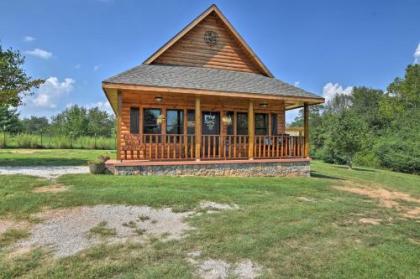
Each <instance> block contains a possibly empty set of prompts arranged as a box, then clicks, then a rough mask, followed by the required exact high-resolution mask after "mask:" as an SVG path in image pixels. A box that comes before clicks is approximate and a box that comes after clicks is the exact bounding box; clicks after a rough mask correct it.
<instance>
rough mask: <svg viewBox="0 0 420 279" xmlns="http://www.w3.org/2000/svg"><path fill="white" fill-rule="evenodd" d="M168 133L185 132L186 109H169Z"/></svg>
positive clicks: (167, 114) (167, 113) (167, 118)
mask: <svg viewBox="0 0 420 279" xmlns="http://www.w3.org/2000/svg"><path fill="white" fill-rule="evenodd" d="M166 133H167V134H177V135H179V134H183V133H184V111H183V110H179V109H168V110H167V111H166Z"/></svg>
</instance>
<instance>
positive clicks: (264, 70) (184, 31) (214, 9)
mask: <svg viewBox="0 0 420 279" xmlns="http://www.w3.org/2000/svg"><path fill="white" fill-rule="evenodd" d="M212 12H214V13H215V14H216V15H217V16H218V17H219V18H220V19H221V20H222V22H223V23H224V24H225V25H226V27H227V28H228V30H229V31H230V32H231V33H232V35H233V36H234V37H235V38H236V39H237V40H238V42H239V43H240V44H241V46H242V47H243V48H244V50H245V51H246V53H247V54H248V56H249V57H250V58H251V59H252V60H253V61H254V62H255V63H256V64H257V65H258V67H259V68H260V70H261V71H262V73H263V74H264V75H266V76H268V77H273V74H272V73H271V72H270V70H268V68H267V67H266V66H265V65H264V63H263V62H262V61H261V60H260V59H259V58H258V56H257V55H256V54H255V52H254V51H253V50H252V49H251V47H250V46H249V45H248V44H247V43H246V42H245V40H244V39H243V38H242V36H241V35H240V34H239V33H238V32H237V31H236V30H235V28H234V27H233V26H232V24H231V23H230V22H229V21H228V19H227V18H226V17H225V16H224V15H223V13H222V12H221V11H220V10H219V8H217V6H216V5H214V4H213V5H211V6H210V7H209V8H208V9H207V10H205V11H204V12H203V13H202V14H200V15H199V16H198V17H197V18H195V19H194V20H193V21H192V22H191V23H189V24H188V25H187V26H186V27H184V29H182V30H181V31H180V32H179V33H178V34H176V35H175V36H174V37H173V38H172V39H170V40H169V41H168V42H167V43H166V44H164V45H163V46H162V47H161V48H159V49H158V50H157V51H156V52H155V53H153V54H152V55H151V56H150V57H149V58H147V59H146V60H145V61H144V62H143V64H151V63H152V62H153V61H155V60H156V59H157V58H158V57H159V56H160V55H162V53H164V52H165V51H166V50H167V49H169V48H170V47H171V46H173V45H174V44H175V43H176V42H177V41H179V40H180V39H181V38H182V37H184V35H185V34H187V33H188V32H189V31H190V30H191V29H193V28H194V27H195V26H196V25H197V24H199V23H200V22H201V21H202V20H203V19H204V18H206V17H207V16H208V15H209V14H211V13H212Z"/></svg>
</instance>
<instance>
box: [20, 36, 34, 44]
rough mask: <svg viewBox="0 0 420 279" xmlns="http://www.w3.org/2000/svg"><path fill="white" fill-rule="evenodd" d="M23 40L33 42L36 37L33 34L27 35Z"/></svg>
mask: <svg viewBox="0 0 420 279" xmlns="http://www.w3.org/2000/svg"><path fill="white" fill-rule="evenodd" d="M23 41H24V42H28V43H29V42H33V41H35V38H34V37H32V36H25V37H23Z"/></svg>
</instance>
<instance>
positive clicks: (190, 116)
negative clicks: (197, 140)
mask: <svg viewBox="0 0 420 279" xmlns="http://www.w3.org/2000/svg"><path fill="white" fill-rule="evenodd" d="M187 133H188V134H189V135H194V134H195V111H194V110H188V111H187Z"/></svg>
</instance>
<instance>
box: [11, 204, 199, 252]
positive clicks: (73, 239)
mask: <svg viewBox="0 0 420 279" xmlns="http://www.w3.org/2000/svg"><path fill="white" fill-rule="evenodd" d="M191 214H192V212H183V213H175V212H172V210H171V209H170V208H163V209H154V208H150V207H147V206H125V205H97V206H93V207H88V206H82V207H75V208H66V209H58V210H50V211H46V212H43V213H40V214H38V215H37V217H39V218H41V220H44V222H41V223H39V224H36V225H34V226H33V227H32V230H31V236H30V237H29V238H27V239H24V240H21V241H19V242H18V243H17V246H16V247H15V248H17V250H23V251H27V250H29V249H31V248H33V247H37V246H38V247H39V246H44V247H45V246H46V247H50V248H52V249H53V252H54V254H55V256H57V257H65V256H70V255H73V254H75V253H77V252H79V251H82V250H84V249H86V248H89V247H91V246H93V245H96V244H99V243H119V242H124V241H126V240H128V239H131V240H133V241H140V242H142V241H145V240H146V239H147V238H148V237H150V236H152V237H156V238H163V239H164V240H171V239H179V238H181V237H183V236H184V233H185V232H186V231H188V230H189V229H191V227H190V226H189V225H188V224H187V223H186V222H184V220H185V218H186V217H188V216H190V215H191ZM100 223H103V224H104V225H103V226H104V227H105V228H106V229H108V230H113V231H114V232H115V234H113V235H110V236H107V237H101V236H100V235H92V233H91V230H92V228H94V227H97V226H98V225H99V224H100Z"/></svg>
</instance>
